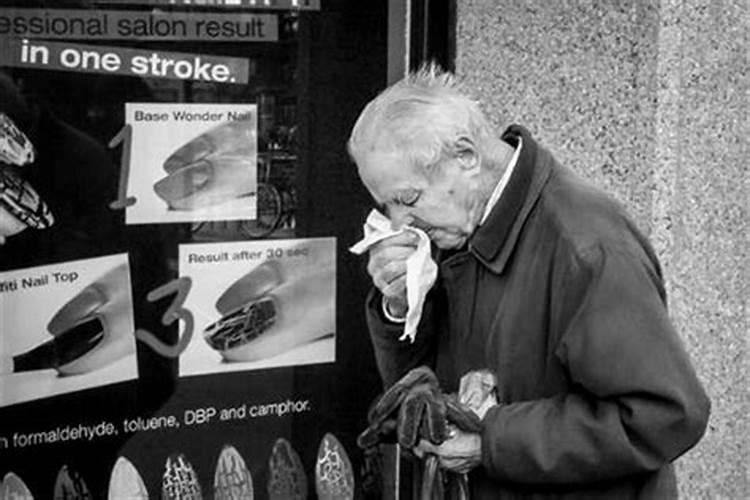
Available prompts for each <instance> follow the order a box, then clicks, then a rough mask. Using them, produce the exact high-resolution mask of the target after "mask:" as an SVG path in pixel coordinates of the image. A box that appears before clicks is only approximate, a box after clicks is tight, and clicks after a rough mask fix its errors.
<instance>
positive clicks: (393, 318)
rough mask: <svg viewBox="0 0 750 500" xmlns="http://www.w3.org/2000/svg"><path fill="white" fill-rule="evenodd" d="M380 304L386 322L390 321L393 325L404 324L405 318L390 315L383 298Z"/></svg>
mask: <svg viewBox="0 0 750 500" xmlns="http://www.w3.org/2000/svg"><path fill="white" fill-rule="evenodd" d="M381 304H382V307H383V315H384V316H385V317H386V318H387V319H388V321H391V322H393V323H406V316H402V317H400V318H397V317H396V316H394V315H393V314H391V312H390V311H389V310H388V302H386V300H385V297H383V300H382V302H381Z"/></svg>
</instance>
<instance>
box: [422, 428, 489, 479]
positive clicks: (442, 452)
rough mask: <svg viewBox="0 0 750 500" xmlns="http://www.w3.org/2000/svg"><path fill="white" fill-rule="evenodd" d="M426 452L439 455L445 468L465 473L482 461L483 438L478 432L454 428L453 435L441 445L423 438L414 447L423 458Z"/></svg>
mask: <svg viewBox="0 0 750 500" xmlns="http://www.w3.org/2000/svg"><path fill="white" fill-rule="evenodd" d="M425 453H432V454H433V455H435V456H437V457H438V460H439V461H440V465H441V466H442V467H443V468H444V469H447V470H449V471H451V472H456V473H458V474H464V473H467V472H469V471H471V470H472V469H474V468H475V467H477V466H479V465H480V464H481V463H482V438H481V436H480V435H479V434H477V433H474V432H464V431H462V430H461V429H455V428H454V430H453V431H452V437H450V438H448V439H446V440H445V441H443V443H442V444H440V445H435V444H432V443H431V442H429V441H427V440H426V439H422V440H421V441H420V442H419V444H418V445H417V446H416V447H415V448H414V454H415V455H417V456H418V457H420V458H422V457H423V456H424V454H425Z"/></svg>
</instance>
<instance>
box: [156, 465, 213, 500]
mask: <svg viewBox="0 0 750 500" xmlns="http://www.w3.org/2000/svg"><path fill="white" fill-rule="evenodd" d="M161 498H162V499H163V500H203V493H202V492H201V485H200V483H199V482H198V474H196V472H195V469H194V468H193V466H192V464H191V463H190V462H188V459H187V458H185V455H183V454H182V453H176V454H173V455H170V456H169V458H168V459H167V463H166V465H165V466H164V475H163V476H162V481H161Z"/></svg>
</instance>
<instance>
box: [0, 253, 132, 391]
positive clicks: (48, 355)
mask: <svg viewBox="0 0 750 500" xmlns="http://www.w3.org/2000/svg"><path fill="white" fill-rule="evenodd" d="M131 296H132V294H131V286H130V270H129V264H128V256H127V255H125V254H119V255H112V256H107V257H100V258H95V259H86V260H79V261H74V262H66V263H61V264H54V265H47V266H40V267H34V268H29V269H22V270H17V271H9V272H4V273H0V318H1V319H0V406H6V405H11V404H15V403H20V402H23V401H29V400H34V399H40V398H45V397H49V396H53V395H56V394H62V393H67V392H72V391H77V390H82V389H88V388H92V387H98V386H103V385H107V384H111V383H115V382H120V381H125V380H131V379H134V378H136V377H137V375H138V370H137V363H136V356H135V337H134V335H133V331H134V328H133V304H132V298H131Z"/></svg>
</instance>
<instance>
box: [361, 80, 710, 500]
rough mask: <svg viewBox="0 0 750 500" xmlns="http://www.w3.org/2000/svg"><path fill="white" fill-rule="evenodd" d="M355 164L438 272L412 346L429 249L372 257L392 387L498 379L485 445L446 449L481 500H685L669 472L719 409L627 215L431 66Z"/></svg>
mask: <svg viewBox="0 0 750 500" xmlns="http://www.w3.org/2000/svg"><path fill="white" fill-rule="evenodd" d="M348 147H349V152H350V154H351V156H352V158H353V159H354V161H355V162H356V164H357V167H358V171H359V175H360V177H361V179H362V182H363V183H364V184H365V186H366V187H367V189H368V190H369V191H370V193H371V194H372V196H373V198H374V199H375V201H376V202H377V203H378V204H379V205H380V208H381V210H382V211H383V212H384V213H385V214H386V215H387V216H388V218H389V219H390V221H391V223H392V225H393V227H394V228H400V227H402V226H406V225H408V226H412V227H416V228H419V229H421V230H423V231H424V232H425V233H426V234H427V235H428V236H429V238H430V240H431V242H432V244H433V245H434V247H437V248H436V249H435V250H436V251H435V252H434V254H435V260H436V261H437V263H438V266H439V273H438V279H437V282H436V284H435V285H434V286H433V288H432V290H431V291H430V293H429V294H428V296H427V300H426V303H425V306H424V310H423V315H422V318H421V321H420V324H419V329H418V332H417V335H416V340H415V341H414V342H413V343H409V342H403V341H399V337H400V336H401V333H402V330H403V317H404V315H405V312H406V309H407V300H406V281H405V275H406V259H407V258H408V257H409V256H410V255H411V254H412V252H414V250H415V247H416V244H417V239H418V238H417V236H415V235H414V233H413V232H408V231H406V232H401V233H399V234H397V235H395V236H392V237H390V238H387V239H385V240H383V241H381V242H380V243H378V244H376V245H375V246H373V247H372V248H371V249H370V251H369V261H368V268H367V269H368V272H369V274H370V276H371V278H372V282H373V284H374V288H373V290H372V293H371V294H370V295H369V297H368V301H367V317H368V324H369V327H370V333H371V337H372V343H373V346H374V350H375V354H376V358H377V363H378V367H379V370H380V372H381V376H382V378H383V380H384V382H385V384H386V386H390V385H391V384H393V383H394V382H395V381H397V380H398V379H399V378H400V377H401V376H402V375H404V373H406V372H407V371H408V370H410V369H412V368H414V367H416V366H419V365H427V366H430V367H432V368H433V369H434V370H435V373H436V374H437V376H438V378H439V380H440V383H441V387H442V388H443V389H444V390H446V391H456V390H457V389H458V384H459V381H460V379H461V377H462V376H463V375H465V374H466V373H469V372H473V371H477V370H489V371H491V372H492V373H493V374H494V375H495V377H496V380H497V398H498V403H497V404H496V405H493V406H492V407H491V408H490V409H489V410H488V411H487V412H486V414H485V415H484V417H483V419H482V431H481V433H477V434H474V433H468V432H462V431H459V432H457V433H455V434H454V435H453V437H451V438H449V439H447V440H446V441H445V442H443V443H442V444H441V445H439V446H436V445H433V444H431V443H428V442H426V441H422V442H421V443H420V444H419V445H418V446H417V449H416V450H415V451H416V452H417V453H418V454H420V453H423V452H430V453H435V454H436V455H437V456H438V457H439V459H440V463H441V464H442V465H443V467H445V468H446V469H448V470H453V471H458V472H467V471H470V475H469V481H470V486H471V490H472V498H493V499H494V498H576V499H577V498H606V499H613V498H653V499H665V498H674V497H675V496H676V495H677V489H676V482H675V476H674V472H673V469H672V465H671V462H672V461H673V460H674V459H675V458H677V457H678V456H680V455H681V454H683V453H684V452H685V451H687V450H688V449H689V448H691V447H692V446H693V445H694V444H695V443H696V442H697V441H698V440H699V439H700V437H701V436H702V434H703V432H704V430H705V427H706V424H707V420H708V414H709V401H708V399H707V397H706V394H705V392H704V390H703V388H702V387H701V384H700V382H699V381H698V378H697V377H696V374H695V372H694V370H693V367H692V366H691V362H690V359H689V357H688V355H687V353H686V351H685V348H684V347H683V345H682V343H681V341H680V338H679V336H678V335H677V333H676V332H675V330H674V328H673V326H672V325H671V324H670V320H669V317H668V313H667V306H666V296H665V290H664V284H663V280H662V275H661V269H660V266H659V263H658V262H657V258H656V255H655V254H654V251H653V249H652V248H651V246H650V245H649V243H648V241H647V240H646V238H645V237H644V236H643V235H642V234H641V233H640V232H639V231H638V229H637V228H636V227H635V225H634V224H633V222H632V221H631V220H630V219H629V218H628V217H627V216H626V215H625V213H624V212H623V210H622V208H621V207H620V206H618V205H617V204H616V203H615V202H614V201H613V200H612V199H610V198H609V197H607V196H606V195H605V194H604V193H602V192H601V191H599V190H598V189H596V188H594V187H592V186H591V185H590V184H588V183H586V182H585V181H584V180H582V179H581V178H580V177H578V176H577V175H576V174H574V173H573V172H572V171H571V170H569V169H567V168H565V167H563V166H561V165H560V164H559V163H558V162H557V161H556V160H555V159H554V158H553V157H552V155H551V154H550V153H549V152H548V151H547V150H546V149H544V148H543V147H542V146H541V145H539V144H538V143H537V142H536V141H535V139H534V138H533V137H532V136H531V135H530V134H529V132H528V131H527V130H525V129H524V128H522V127H520V126H517V125H513V126H511V127H509V128H508V129H507V130H506V131H505V132H504V133H503V134H502V135H501V136H499V137H498V136H497V135H496V134H495V133H494V132H493V131H492V128H491V126H490V125H489V123H488V121H487V120H486V118H485V117H484V116H483V115H482V113H481V111H480V110H479V108H478V107H477V105H476V103H475V102H473V101H472V100H470V99H469V98H468V97H467V96H466V95H465V94H464V93H462V92H461V91H460V90H459V89H458V87H457V84H456V82H455V81H454V78H453V77H452V75H450V74H448V73H444V72H442V71H441V70H439V68H436V67H434V66H428V67H425V68H423V69H422V70H420V71H419V72H417V73H415V74H411V75H409V76H408V77H406V78H405V79H403V80H402V81H400V82H398V83H396V84H394V85H393V86H391V87H389V88H388V89H386V90H385V91H384V92H382V93H381V94H380V95H379V96H377V97H376V98H375V99H374V100H373V101H372V102H370V103H369V104H368V105H367V107H366V108H365V109H364V111H363V112H362V114H361V115H360V117H359V119H358V120H357V123H356V125H355V126H354V129H353V131H352V134H351V138H350V140H349V144H348Z"/></svg>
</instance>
